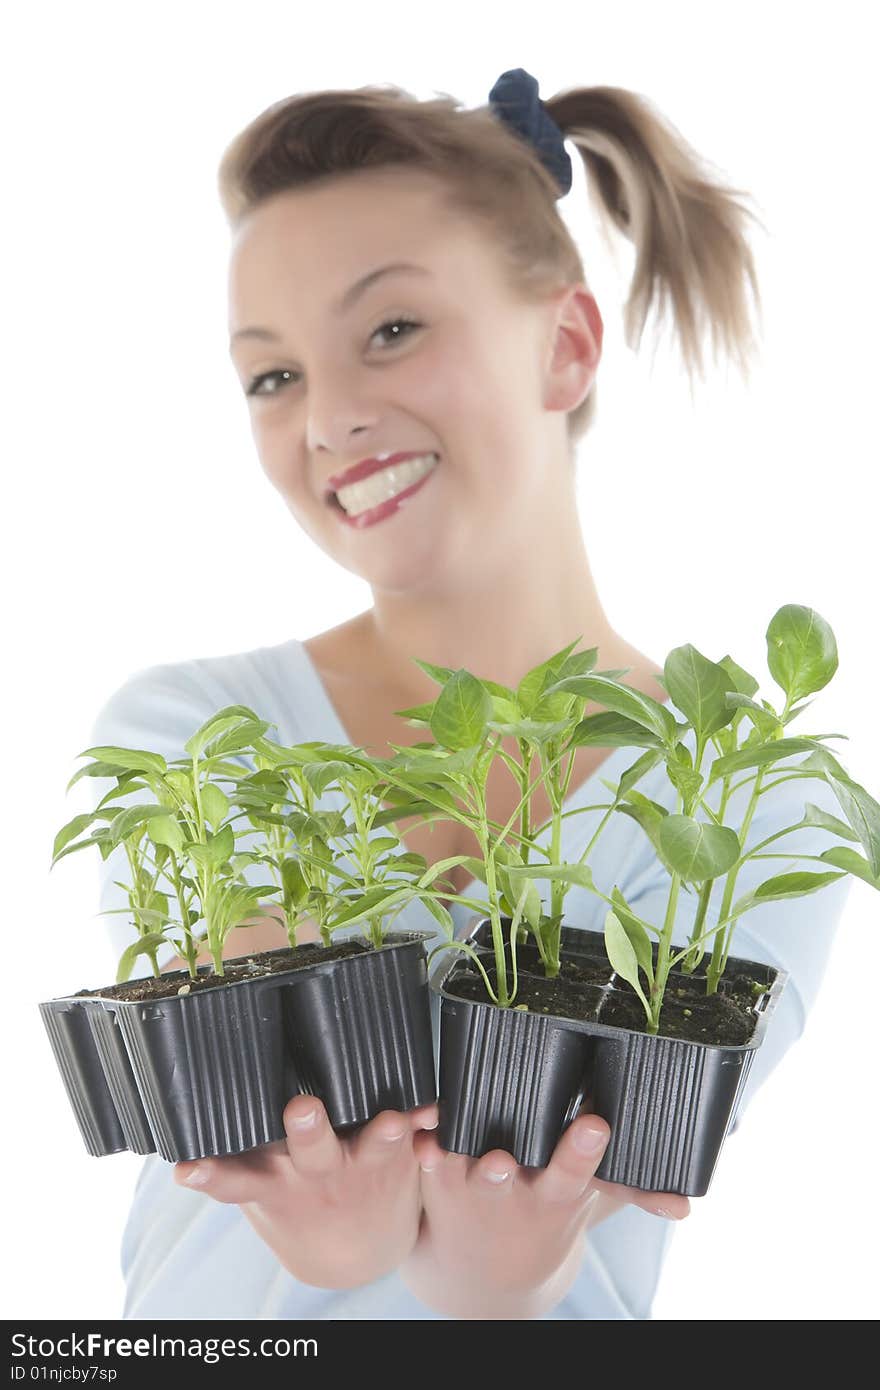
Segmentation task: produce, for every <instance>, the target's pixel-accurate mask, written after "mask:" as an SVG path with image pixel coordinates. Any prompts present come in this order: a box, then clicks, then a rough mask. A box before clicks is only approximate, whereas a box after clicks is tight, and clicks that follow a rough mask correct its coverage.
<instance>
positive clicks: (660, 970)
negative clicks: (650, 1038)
mask: <svg viewBox="0 0 880 1390" xmlns="http://www.w3.org/2000/svg"><path fill="white" fill-rule="evenodd" d="M680 886H681V875H680V874H673V875H672V884H671V887H670V889H669V901H668V903H667V904H666V917H665V920H664V922H663V934H662V936H661V937H660V940H659V942H658V945H657V967H656V969H655V971H654V983H653V984H652V986H651V993H650V995H649V1002H650V1005H651V1021H650V1023H649V1025H648V1032H649V1033H657V1032H658V1031H659V1028H660V1010H661V1009H662V1007H663V995H664V993H665V991H666V981H667V980H668V978H669V971H670V968H671V967H670V961H669V956H670V952H671V949H672V929H673V927H674V925H675V913H676V909H677V907H678V892H679V888H680Z"/></svg>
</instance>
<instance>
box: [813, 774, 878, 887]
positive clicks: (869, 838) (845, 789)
mask: <svg viewBox="0 0 880 1390" xmlns="http://www.w3.org/2000/svg"><path fill="white" fill-rule="evenodd" d="M837 768H840V764H839V763H838V762H837V760H836V759H835V758H831V756H830V755H828V758H827V759H826V772H825V777H826V780H827V781H828V783H829V785H830V786H831V788H832V790H833V791H834V795H835V796H836V797H837V800H838V801H839V802H840V808H841V810H842V811H843V814H844V815H845V816H846V818H847V820H848V821H849V823H850V825H851V826H852V828H853V830H854V831H855V833H856V835H857V836H858V838H859V840H860V841H861V844H862V848H863V849H864V851H865V854H866V855H867V856H868V863H869V864H870V866H871V873H872V874H874V875H877V874H880V804H878V803H877V802H876V801H875V800H874V798H873V796H871V794H870V793H869V792H866V791H865V788H864V787H862V786H860V785H859V783H858V782H854V781H853V780H852V778H851V777H848V776H847V775H846V773H845V772H844V771H843V770H842V769H840V771H839V772H838V771H836V770H835V769H837Z"/></svg>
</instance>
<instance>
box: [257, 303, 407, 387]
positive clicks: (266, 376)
mask: <svg viewBox="0 0 880 1390" xmlns="http://www.w3.org/2000/svg"><path fill="white" fill-rule="evenodd" d="M421 326H422V325H421V324H420V323H417V322H416V320H415V319H408V318H405V317H403V316H401V317H400V318H396V319H387V320H386V321H385V323H381V324H380V325H379V327H378V328H377V329H376V330H375V332H373V333H371V334H370V342H372V340H373V339H374V338H375V337H376V336H377V334H379V333H384V332H385V331H386V330H387V329H389V328H397V329H403V330H404V331H403V332H399V333H397V334H395V336H394V337H393V338H392V339H391V340H390V345H391V346H393V345H394V344H395V343H399V342H401V341H402V340H403V338H405V337H408V335H409V332H410V330H411V329H414V328H421ZM275 377H288V378H296V379H297V380H299V377H300V373H299V372H294V371H291V369H290V368H289V367H282V368H280V369H279V370H278V371H274V372H262V373H261V374H260V376H255V377H254V378H253V380H252V381H251V382H250V383H249V385H248V387H247V389H246V390H245V395H246V396H265V395H267V394H268V395H269V396H277V394H278V392H277V391H269V392H266V391H261V390H260V387H261V386H262V384H263V382H264V381H272V380H273V379H274V378H275Z"/></svg>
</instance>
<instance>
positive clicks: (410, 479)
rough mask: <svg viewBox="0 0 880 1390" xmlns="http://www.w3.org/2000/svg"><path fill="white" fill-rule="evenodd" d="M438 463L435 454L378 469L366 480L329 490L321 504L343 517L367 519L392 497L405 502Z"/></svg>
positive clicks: (438, 456)
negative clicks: (341, 514)
mask: <svg viewBox="0 0 880 1390" xmlns="http://www.w3.org/2000/svg"><path fill="white" fill-rule="evenodd" d="M439 462H440V455H439V454H437V453H431V454H425V455H423V456H420V457H413V458H412V459H407V460H406V461H405V462H404V463H401V464H392V465H390V466H389V467H387V468H383V469H379V470H377V471H376V472H375V473H372V474H370V475H369V477H368V478H365V479H363V480H362V481H360V482H357V483H353V484H349V485H348V486H346V487H341V488H339V490H338V491H336V490H335V489H328V490H327V491H326V492H325V494H324V500H325V502H326V503H327V504H328V505H329V506H331V507H332V508H333V509H334V510H335V511H337V512H343V513H344V514H345V515H346V517H349V518H354V517H356V516H358V515H366V514H367V513H368V512H371V511H373V510H375V508H376V507H379V506H383V505H384V504H385V503H386V502H389V501H391V500H393V499H394V498H395V497H398V496H399V497H401V499H404V498H405V497H406V496H407V494H408V493H409V492H410V491H411V490H412V488H413V487H414V486H415V485H416V484H417V483H420V482H421V481H423V479H424V478H425V477H427V476H428V474H429V473H432V472H433V471H434V469H435V468H436V467H437V464H438V463H439Z"/></svg>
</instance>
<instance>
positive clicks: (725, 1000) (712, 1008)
mask: <svg viewBox="0 0 880 1390" xmlns="http://www.w3.org/2000/svg"><path fill="white" fill-rule="evenodd" d="M756 1021H757V1015H756V1014H755V1013H754V1012H753V1011H752V1010H751V1009H747V1010H746V1011H745V1012H743V1009H742V1006H741V1005H740V1004H738V1003H737V1002H736V1000H735V999H732V998H731V997H730V996H729V995H726V994H720V993H719V994H709V995H707V994H702V995H693V996H692V997H691V998H690V999H689V1000H684V999H679V998H675V997H673V998H670V996H669V986H668V985H667V988H666V992H665V993H664V995H663V1007H662V1008H661V1010H660V1029H659V1036H660V1037H663V1038H683V1039H684V1040H685V1041H686V1042H699V1043H711V1044H713V1045H714V1046H726V1047H741V1046H742V1044H743V1043H747V1042H748V1040H749V1038H750V1037H751V1036H752V1034H753V1033H754V1031H755V1023H756ZM599 1022H600V1023H610V1024H611V1025H612V1026H613V1027H614V1028H631V1029H633V1031H634V1032H638V1033H647V1031H648V1019H647V1016H646V1014H645V1009H644V1005H643V1004H642V1001H641V1000H640V999H639V998H638V997H637V995H636V994H634V993H629V992H626V991H625V990H623V989H611V990H609V991H608V993H607V994H606V995H605V997H604V999H603V1000H602V1004H601V1006H600V1009H599Z"/></svg>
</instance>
